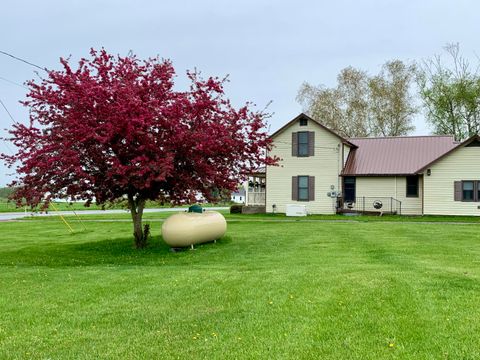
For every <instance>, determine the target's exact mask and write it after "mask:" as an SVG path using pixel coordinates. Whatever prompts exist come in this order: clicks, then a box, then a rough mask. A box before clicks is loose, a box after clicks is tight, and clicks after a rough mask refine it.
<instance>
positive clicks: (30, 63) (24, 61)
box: [0, 50, 48, 72]
mask: <svg viewBox="0 0 480 360" xmlns="http://www.w3.org/2000/svg"><path fill="white" fill-rule="evenodd" d="M0 54H3V55H6V56H10V57H11V58H13V59H15V60H18V61H21V62H23V63H25V64H28V65H30V66H34V67H36V68H38V69H40V70H43V71H46V72H48V69H47V68H45V67H41V66H39V65H37V64H34V63H32V62H30V61H27V60H25V59H22V58H19V57H18V56H15V55H12V54H9V53H7V52H5V51H2V50H0Z"/></svg>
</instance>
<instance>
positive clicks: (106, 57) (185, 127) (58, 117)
mask: <svg viewBox="0 0 480 360" xmlns="http://www.w3.org/2000/svg"><path fill="white" fill-rule="evenodd" d="M60 61H61V64H62V66H63V69H62V70H59V71H56V70H51V71H48V76H46V77H45V78H44V79H41V80H40V81H37V82H36V81H33V80H32V81H29V82H27V84H28V87H29V90H30V91H29V93H28V95H27V100H26V101H23V102H22V103H23V104H24V105H25V106H26V107H28V108H29V110H30V123H29V124H28V125H23V124H15V125H14V127H13V128H12V129H11V130H10V134H11V137H10V140H11V141H12V142H13V144H15V146H16V147H17V149H18V150H17V152H16V153H15V154H14V155H6V154H2V158H3V159H4V161H5V162H6V163H7V165H9V166H10V167H16V171H17V174H18V178H17V179H16V180H15V181H13V183H12V184H11V185H12V186H15V187H18V190H17V191H16V192H15V194H14V198H15V199H16V200H17V202H19V203H20V202H21V201H27V203H28V204H29V205H32V206H37V205H39V204H42V205H44V206H48V203H49V202H50V201H51V200H52V199H55V198H63V199H69V200H77V201H78V200H86V201H87V202H86V204H87V205H89V204H90V203H92V202H93V201H95V202H96V203H97V204H106V203H112V202H115V201H118V200H120V199H127V200H128V204H129V209H130V211H131V215H132V219H133V226H134V238H135V245H136V246H137V247H138V248H141V247H144V246H145V245H146V240H147V239H146V236H144V233H143V228H142V214H143V210H144V207H145V202H146V201H147V200H159V201H162V202H169V203H171V204H179V203H189V202H194V201H195V196H196V195H198V194H202V195H203V196H204V197H205V198H206V199H208V200H214V198H215V194H218V193H219V190H222V189H228V190H235V189H236V187H237V186H238V183H239V181H240V180H241V179H243V178H244V177H245V175H246V174H247V172H248V171H249V169H252V168H256V167H258V166H259V165H260V164H274V163H275V162H276V159H273V158H270V157H268V156H266V151H268V150H269V149H270V147H271V141H270V139H269V137H268V134H267V130H266V117H267V116H266V114H265V113H263V112H258V111H253V110H252V109H251V104H250V103H247V104H246V105H245V106H243V107H240V108H238V109H236V108H235V107H233V106H232V105H231V103H230V101H229V100H228V99H226V98H225V94H224V87H223V85H224V82H225V80H221V79H219V78H208V79H202V78H201V77H200V76H199V75H198V73H197V72H188V73H187V75H188V78H189V79H190V81H191V85H190V88H189V90H188V91H177V90H175V89H174V76H175V71H174V68H173V66H172V63H171V62H170V61H168V60H160V59H158V58H153V59H148V60H143V61H142V60H139V59H138V58H137V57H135V56H133V55H129V56H126V57H120V56H112V55H110V54H108V53H107V52H106V51H105V50H103V49H102V50H100V51H95V50H93V49H92V50H91V52H90V58H88V59H81V60H80V61H79V63H78V67H77V68H76V69H74V68H72V66H71V65H70V63H69V60H66V59H60Z"/></svg>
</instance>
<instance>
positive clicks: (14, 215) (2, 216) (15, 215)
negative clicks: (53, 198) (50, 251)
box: [0, 207, 228, 221]
mask: <svg viewBox="0 0 480 360" xmlns="http://www.w3.org/2000/svg"><path fill="white" fill-rule="evenodd" d="M205 209H206V210H228V207H209V208H205ZM185 210H187V209H186V208H160V209H145V210H144V211H143V212H144V213H157V212H172V211H185ZM76 213H77V214H79V215H98V214H102V215H103V214H106V215H108V214H126V213H127V210H79V211H77V212H76ZM60 214H61V215H65V216H68V215H75V213H74V212H73V211H49V212H48V214H45V213H42V214H38V213H37V214H33V217H42V216H58V215H60ZM26 216H32V214H30V213H28V212H27V215H26ZM23 217H25V213H24V212H11V213H0V221H7V220H15V219H21V218H23Z"/></svg>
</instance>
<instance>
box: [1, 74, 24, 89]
mask: <svg viewBox="0 0 480 360" xmlns="http://www.w3.org/2000/svg"><path fill="white" fill-rule="evenodd" d="M0 80H3V81H5V82H8V83H10V84H12V85H17V86H20V87H22V88H24V89H27V90H28V87H26V86H25V85H22V84H20V83H17V82H15V81H12V80H8V79H6V78H4V77H3V76H0Z"/></svg>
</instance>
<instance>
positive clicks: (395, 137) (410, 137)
mask: <svg viewBox="0 0 480 360" xmlns="http://www.w3.org/2000/svg"><path fill="white" fill-rule="evenodd" d="M439 137H445V138H453V135H401V136H363V137H362V136H360V137H350V138H347V140H369V139H372V140H373V139H412V138H439Z"/></svg>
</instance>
